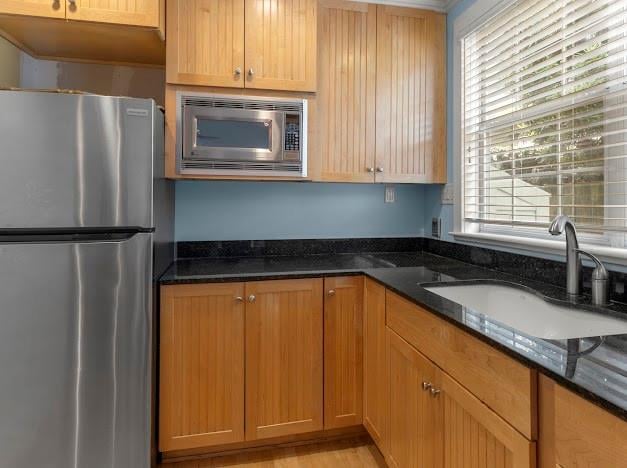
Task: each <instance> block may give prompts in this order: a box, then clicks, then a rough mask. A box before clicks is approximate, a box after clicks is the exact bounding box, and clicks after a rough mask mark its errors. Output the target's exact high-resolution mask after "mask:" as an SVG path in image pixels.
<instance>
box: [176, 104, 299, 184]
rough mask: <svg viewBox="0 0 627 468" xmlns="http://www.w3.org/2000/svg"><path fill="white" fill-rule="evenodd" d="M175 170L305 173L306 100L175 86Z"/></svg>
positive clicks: (237, 173) (203, 172)
mask: <svg viewBox="0 0 627 468" xmlns="http://www.w3.org/2000/svg"><path fill="white" fill-rule="evenodd" d="M176 106H177V115H176V125H177V132H176V135H177V137H176V138H177V140H176V145H177V159H176V165H177V171H178V172H179V174H187V175H249V176H258V175H263V176H283V177H285V176H288V177H290V176H291V177H306V176H307V100H306V99H286V98H274V97H270V98H269V97H252V96H232V95H224V94H208V93H191V92H185V91H179V92H178V93H177V95H176Z"/></svg>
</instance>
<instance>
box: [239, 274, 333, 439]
mask: <svg viewBox="0 0 627 468" xmlns="http://www.w3.org/2000/svg"><path fill="white" fill-rule="evenodd" d="M246 295H247V300H248V303H247V304H246V439H247V440H255V439H264V438H269V437H280V436H284V435H289V434H298V433H302V432H311V431H317V430H321V429H322V279H319V278H318V279H299V280H280V281H261V282H251V283H247V284H246Z"/></svg>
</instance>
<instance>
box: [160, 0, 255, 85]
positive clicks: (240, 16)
mask: <svg viewBox="0 0 627 468" xmlns="http://www.w3.org/2000/svg"><path fill="white" fill-rule="evenodd" d="M166 36H167V41H166V51H167V52H166V81H167V82H168V83H175V84H188V85H198V86H226V87H232V88H243V87H244V79H243V74H244V0H168V1H167V25H166ZM238 69H239V71H240V74H237V73H236V71H237V70H238Z"/></svg>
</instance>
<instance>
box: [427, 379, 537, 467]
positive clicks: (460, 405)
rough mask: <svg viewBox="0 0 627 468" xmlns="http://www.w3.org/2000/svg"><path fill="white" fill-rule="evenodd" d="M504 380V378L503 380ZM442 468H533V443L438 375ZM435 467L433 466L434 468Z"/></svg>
mask: <svg viewBox="0 0 627 468" xmlns="http://www.w3.org/2000/svg"><path fill="white" fill-rule="evenodd" d="M504 378H506V376H504ZM438 380H439V381H440V384H439V385H438V387H437V390H439V391H440V393H438V394H437V396H436V397H435V398H436V399H439V400H440V402H439V405H440V407H441V410H442V411H443V423H442V431H443V432H442V436H443V439H444V444H443V445H444V452H443V464H442V463H439V464H438V465H437V466H445V467H459V468H462V467H473V466H477V467H494V468H533V467H535V464H536V447H535V442H531V441H529V440H527V438H525V436H523V435H522V434H521V433H520V432H518V431H517V430H516V429H514V428H513V427H512V426H510V425H509V424H508V423H507V422H506V421H505V420H504V419H503V418H501V417H500V416H499V415H498V414H496V413H495V412H494V411H492V410H491V409H490V408H488V407H487V406H486V405H485V404H484V403H482V402H481V401H480V400H479V399H478V398H477V397H475V396H474V395H473V394H472V393H470V392H469V391H468V390H466V389H465V388H464V387H462V386H461V385H460V384H459V383H458V382H456V381H455V380H454V379H453V378H451V377H450V376H449V375H447V374H446V372H443V371H439V378H438ZM433 466H436V465H433Z"/></svg>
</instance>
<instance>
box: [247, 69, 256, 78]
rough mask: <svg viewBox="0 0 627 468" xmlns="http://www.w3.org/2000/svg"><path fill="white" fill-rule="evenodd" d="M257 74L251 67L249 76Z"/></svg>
mask: <svg viewBox="0 0 627 468" xmlns="http://www.w3.org/2000/svg"><path fill="white" fill-rule="evenodd" d="M254 74H255V70H253V69H252V67H251V68H249V69H248V76H250V77H251V78H252V77H253V75H254Z"/></svg>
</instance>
